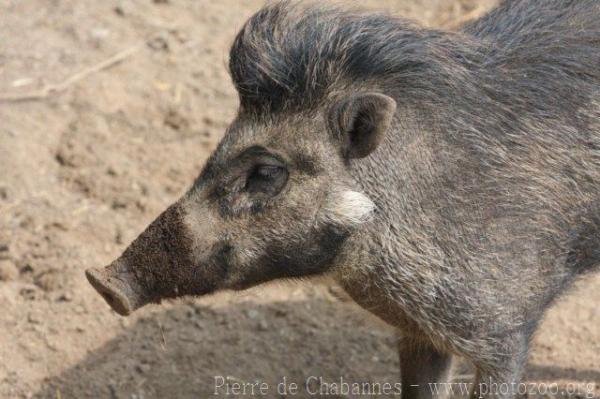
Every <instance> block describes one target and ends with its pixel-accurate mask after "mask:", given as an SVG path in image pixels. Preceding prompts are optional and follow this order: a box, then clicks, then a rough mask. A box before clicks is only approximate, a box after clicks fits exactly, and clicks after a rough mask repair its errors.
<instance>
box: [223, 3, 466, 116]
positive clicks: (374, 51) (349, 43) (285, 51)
mask: <svg viewBox="0 0 600 399" xmlns="http://www.w3.org/2000/svg"><path fill="white" fill-rule="evenodd" d="M449 38H450V35H448V34H445V33H442V32H438V31H434V30H424V29H420V28H418V27H416V26H414V25H412V24H410V23H409V22H407V21H404V20H401V19H398V18H393V17H390V16H387V15H384V14H376V13H375V14H374V13H365V12H360V11H348V10H341V9H338V8H336V7H333V6H323V5H315V4H302V3H299V2H296V1H282V2H277V3H275V4H271V5H268V6H266V7H265V8H263V9H262V10H260V11H259V12H258V13H256V14H255V15H254V16H253V17H252V18H250V20H249V21H248V22H247V23H246V24H245V26H244V27H243V28H242V30H241V31H240V33H239V34H238V35H237V37H236V39H235V41H234V43H233V46H232V48H231V55H230V62H229V69H230V73H231V76H232V78H233V81H234V84H235V86H236V88H237V90H238V92H239V95H240V100H241V105H242V108H244V109H259V110H261V109H262V110H268V111H270V112H277V111H280V110H283V109H290V108H295V107H310V106H315V105H318V103H319V101H320V100H321V99H322V98H323V97H324V96H326V95H327V94H328V93H329V92H330V91H331V90H335V89H336V88H340V86H341V87H343V86H344V85H348V84H349V83H350V82H354V83H357V82H365V81H367V82H368V81H370V80H374V79H378V80H379V83H383V81H382V79H386V78H390V77H392V76H396V79H395V82H394V86H395V88H397V89H400V88H402V89H404V90H410V89H411V88H414V89H419V90H420V91H423V90H425V91H427V90H437V89H438V88H439V81H440V78H442V77H443V76H448V74H449V73H450V71H449V68H450V67H451V66H452V65H451V64H452V62H448V61H449V60H448V56H449V55H450V58H451V54H450V53H452V51H453V47H454V44H452V43H449ZM441 42H444V43H443V44H444V45H445V46H442V43H441ZM442 48H443V49H444V50H443V52H444V54H439V55H440V56H445V60H444V61H445V62H444V63H436V62H435V59H436V56H435V53H436V52H438V51H441V49H442ZM453 72H454V76H455V77H456V72H457V71H453ZM459 73H460V72H459ZM399 85H400V86H399Z"/></svg>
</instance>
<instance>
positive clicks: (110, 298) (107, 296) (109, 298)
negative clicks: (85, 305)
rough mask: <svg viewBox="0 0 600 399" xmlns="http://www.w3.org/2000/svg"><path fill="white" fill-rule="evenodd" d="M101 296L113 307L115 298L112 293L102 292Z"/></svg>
mask: <svg viewBox="0 0 600 399" xmlns="http://www.w3.org/2000/svg"><path fill="white" fill-rule="evenodd" d="M100 294H101V295H102V297H103V298H104V299H105V300H106V302H108V303H109V304H111V305H112V304H113V303H114V302H115V297H114V296H112V295H111V294H110V293H108V292H106V291H104V292H101V293H100Z"/></svg>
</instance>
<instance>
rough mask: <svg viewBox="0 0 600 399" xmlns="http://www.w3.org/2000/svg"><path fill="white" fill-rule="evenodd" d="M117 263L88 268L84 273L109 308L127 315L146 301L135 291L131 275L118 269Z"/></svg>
mask: <svg viewBox="0 0 600 399" xmlns="http://www.w3.org/2000/svg"><path fill="white" fill-rule="evenodd" d="M119 269H120V268H119V267H118V265H115V264H112V265H110V266H107V267H105V268H90V269H88V270H86V272H85V275H86V277H87V279H88V281H89V282H90V284H91V285H92V286H93V287H94V288H95V289H96V291H98V293H99V294H100V295H102V297H103V298H104V300H105V301H106V302H107V303H108V304H109V305H110V307H111V308H113V310H114V311H115V312H117V313H118V314H120V315H121V316H127V315H129V314H130V313H131V312H133V311H134V310H136V309H138V308H140V307H142V306H143V305H145V304H146V302H147V301H144V300H143V297H142V296H141V295H140V294H139V293H138V292H137V290H136V288H135V283H134V282H133V281H132V280H131V278H132V276H130V275H128V273H126V272H123V271H120V270H119Z"/></svg>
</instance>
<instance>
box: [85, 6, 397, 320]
mask: <svg viewBox="0 0 600 399" xmlns="http://www.w3.org/2000/svg"><path fill="white" fill-rule="evenodd" d="M273 9H274V6H272V7H271V8H270V9H267V11H268V12H273ZM262 12H263V13H264V12H266V11H264V10H263V11H262ZM256 18H259V19H260V18H263V19H264V15H263V16H262V17H261V14H257V16H255V17H253V19H252V20H251V21H250V22H249V23H248V24H247V25H246V27H245V28H244V29H243V30H242V32H241V33H240V34H239V35H238V37H237V38H236V41H235V43H234V45H233V49H232V53H231V61H230V70H231V74H232V77H233V80H234V83H235V85H236V87H237V89H238V92H239V93H240V102H241V106H240V110H239V113H238V116H237V117H236V118H235V120H234V121H233V123H232V124H231V126H230V127H229V129H228V130H227V132H226V134H225V136H224V138H223V139H222V141H221V143H220V144H219V146H218V147H217V149H216V150H215V152H214V153H213V154H212V156H211V157H210V158H209V159H208V161H207V163H206V165H205V167H204V169H203V171H202V172H201V174H200V176H199V177H198V178H197V180H196V181H195V183H194V184H193V186H192V187H191V189H190V190H189V191H188V192H187V193H186V194H185V195H184V196H183V197H182V198H181V199H180V200H178V201H177V202H175V203H174V204H173V205H171V206H170V207H169V208H168V209H167V210H166V211H165V212H164V213H163V214H162V215H160V216H159V217H158V218H157V219H156V220H155V221H154V222H152V223H151V224H150V226H149V227H148V228H147V229H146V230H145V231H144V232H143V233H142V234H141V235H140V236H139V237H138V238H137V239H136V240H135V241H134V242H133V243H132V244H131V245H130V246H129V247H128V248H127V249H126V250H125V252H124V253H123V255H122V256H121V257H120V258H118V259H117V260H115V261H114V262H113V263H112V264H111V265H109V266H107V267H105V268H97V269H96V268H95V269H89V270H88V271H87V272H86V274H87V277H88V279H89V281H90V283H91V284H92V285H93V286H94V288H96V290H97V291H98V292H99V293H100V294H102V296H103V297H104V298H105V299H106V301H107V302H108V303H109V304H110V305H111V306H112V308H113V309H114V310H115V311H117V312H118V313H120V314H122V315H126V314H129V313H131V312H132V311H133V310H135V309H137V308H139V307H141V306H143V305H145V304H147V303H150V302H159V301H160V300H161V299H164V298H173V297H179V296H184V295H195V296H197V295H205V294H208V293H212V292H215V291H217V290H223V289H234V290H240V289H245V288H248V287H251V286H254V285H257V284H260V283H263V282H267V281H270V280H274V279H280V278H296V277H305V276H312V275H319V274H323V273H326V272H327V271H328V270H329V269H330V268H331V267H332V265H334V264H335V260H336V258H337V257H339V256H340V255H341V254H342V253H344V252H347V251H352V250H353V248H352V246H351V245H347V243H348V239H349V237H351V236H352V235H354V234H359V232H360V230H361V229H360V226H361V224H362V223H364V222H366V221H368V220H369V218H370V215H371V214H372V212H373V211H374V210H375V205H374V203H373V202H372V200H371V199H370V198H368V196H367V195H365V193H363V192H362V191H361V188H360V186H359V185H358V184H357V182H356V181H355V180H354V179H353V177H352V176H351V174H350V173H349V171H348V165H349V162H350V160H351V159H356V160H357V162H360V161H361V158H364V157H367V156H368V155H369V154H371V152H373V151H374V150H375V149H376V148H377V146H378V144H379V143H380V142H381V140H382V138H383V137H384V135H385V133H386V131H387V130H388V128H389V127H390V124H391V122H392V119H393V115H394V112H395V109H396V103H395V101H394V100H393V99H392V98H390V97H388V96H386V95H384V94H381V93H379V92H376V91H372V90H368V89H369V87H366V88H365V85H364V84H363V85H362V86H361V88H360V90H358V89H357V88H356V87H352V86H351V85H350V86H344V88H342V89H340V88H339V87H335V90H333V88H334V86H333V84H330V85H329V87H330V90H327V91H325V90H324V89H323V87H327V86H322V87H321V86H315V88H314V90H320V92H319V93H317V92H311V93H305V92H303V90H308V88H307V87H300V86H298V84H299V83H298V84H296V83H293V81H292V83H293V84H294V86H293V87H289V85H290V82H288V83H286V82H281V81H280V79H279V78H280V77H281V76H280V75H277V73H279V72H278V71H276V70H269V69H265V66H264V65H266V64H265V63H267V62H268V61H269V60H268V59H267V58H268V57H269V55H268V51H267V50H264V49H263V50H261V51H263V53H260V52H257V49H256V43H257V41H256V39H257V38H256V36H257V35H258V34H262V35H264V34H265V33H268V32H267V31H265V32H260V29H263V30H264V29H271V30H272V29H277V27H275V26H273V25H272V24H271V25H268V24H267V25H265V26H262V25H261V26H260V27H257V26H255V23H256V22H253V21H255V20H256ZM277 23H281V21H280V22H277ZM259 28H260V29H259ZM280 33H281V32H280ZM271 39H272V40H279V41H281V40H282V39H281V38H279V39H276V38H271ZM265 44H266V43H264V40H263V41H262V42H261V45H263V46H264V45H265ZM267 47H268V46H267ZM330 56H331V57H334V56H335V55H334V54H332V55H330ZM265 57H267V58H265ZM307 58H308V57H307ZM270 61H273V60H270ZM270 61H269V62H270ZM298 62H300V63H301V62H307V61H306V60H304V61H302V60H298ZM269 65H271V66H273V63H272V62H270V64H269ZM295 68H298V66H296V67H295ZM304 68H305V69H306V68H307V65H305V66H304ZM281 73H282V72H281ZM286 73H291V74H292V77H291V78H290V77H289V76H286V77H285V78H286V79H297V80H300V79H301V76H300V73H301V71H296V72H295V73H296V74H297V75H298V76H296V77H295V78H294V76H293V74H294V70H287V72H286ZM303 76H304V75H303ZM305 83H306V82H305ZM317 87H321V88H319V89H318V88H317ZM374 88H375V87H373V89H374ZM294 90H296V91H294ZM301 91H302V92H301ZM317 94H319V97H318V99H317V97H316V95H317ZM311 96H312V98H311ZM307 101H310V104H309V103H307Z"/></svg>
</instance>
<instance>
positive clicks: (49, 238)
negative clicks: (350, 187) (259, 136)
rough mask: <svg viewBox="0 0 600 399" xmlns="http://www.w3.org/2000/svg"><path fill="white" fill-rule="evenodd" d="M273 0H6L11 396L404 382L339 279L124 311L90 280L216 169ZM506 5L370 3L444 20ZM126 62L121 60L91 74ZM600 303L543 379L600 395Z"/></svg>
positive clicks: (556, 347)
mask: <svg viewBox="0 0 600 399" xmlns="http://www.w3.org/2000/svg"><path fill="white" fill-rule="evenodd" d="M261 3H262V0H251V1H235V0H202V1H184V0H154V1H152V0H109V1H98V2H92V1H76V0H26V1H22V0H3V1H1V2H0V97H3V98H4V99H5V100H4V101H2V100H0V121H1V122H0V304H1V310H0V331H1V333H0V398H13V397H14V398H27V397H40V398H87V397H94V398H97V397H102V398H138V399H139V398H163V397H164V398H175V397H178V398H205V397H209V396H211V395H212V394H213V392H214V377H215V376H230V377H231V381H250V382H252V381H264V382H267V383H269V384H271V387H270V388H271V390H270V391H269V394H268V395H267V397H282V396H279V395H278V394H277V392H276V390H275V389H276V384H277V383H278V382H280V381H281V380H282V379H283V377H287V381H288V382H290V381H297V382H299V383H300V386H301V387H303V384H304V383H305V382H306V379H307V378H308V377H310V376H323V377H324V378H325V379H326V380H328V381H331V380H333V381H335V380H339V377H340V376H342V377H343V378H344V379H345V380H346V381H350V382H363V381H371V382H384V381H390V382H395V381H397V377H398V371H397V368H398V366H397V360H396V353H395V349H394V340H393V332H392V331H390V330H389V329H388V328H387V327H385V326H383V325H382V324H381V323H379V322H378V321H376V320H374V319H373V318H371V317H369V316H367V315H365V313H364V312H362V311H360V310H357V309H356V308H355V306H354V305H352V304H351V303H349V302H346V301H343V300H340V299H338V298H337V296H336V295H335V291H332V289H329V288H326V287H324V286H294V285H292V286H290V285H277V284H274V285H270V286H268V287H261V288H260V289H255V290H251V291H248V292H244V293H240V294H222V295H218V296H215V297H210V298H203V299H200V300H191V299H189V300H182V301H177V302H175V303H170V304H165V305H162V306H155V307H148V308H145V309H143V310H142V311H140V312H139V313H137V314H135V315H134V316H133V317H130V318H121V317H119V316H117V315H116V314H115V313H114V312H112V311H111V310H110V309H109V308H108V306H107V305H106V304H105V303H104V302H103V301H102V299H101V298H100V297H99V296H98V295H97V294H96V293H95V292H94V291H93V290H92V288H91V287H90V286H89V285H88V283H87V282H86V280H85V277H84V275H83V270H84V269H86V268H87V267H90V266H98V265H103V264H107V263H108V262H109V261H111V260H112V259H113V258H115V257H116V256H118V255H119V254H120V252H121V251H122V250H123V249H124V247H125V246H126V245H127V243H128V242H130V241H131V240H132V239H133V238H135V236H136V235H137V234H138V233H139V232H140V231H141V230H142V229H143V228H144V227H145V225H147V224H148V223H149V222H150V221H151V220H152V219H153V218H154V217H155V216H156V215H157V214H158V213H159V212H160V211H161V210H162V209H163V208H164V207H165V206H166V205H168V204H169V203H170V202H172V201H173V200H175V199H176V198H177V197H178V196H179V195H181V194H182V193H183V192H184V190H185V189H186V188H187V186H188V185H189V184H190V183H191V182H192V180H193V179H194V177H195V175H196V174H197V173H198V172H199V170H200V167H201V165H202V164H203V162H204V161H205V159H206V158H207V156H208V154H209V153H210V151H211V150H212V149H213V148H214V147H215V145H216V144H217V142H218V140H219V138H220V136H221V135H222V132H223V130H224V128H225V127H226V125H227V123H228V121H229V120H230V119H231V117H232V116H233V115H234V112H235V109H236V106H237V100H236V96H235V93H234V90H233V88H232V85H231V83H230V81H229V79H228V76H227V73H226V68H225V65H226V60H227V48H228V45H229V43H230V42H231V40H232V38H233V36H234V34H235V33H236V31H237V30H238V29H239V27H240V26H241V24H242V22H243V21H244V19H245V18H247V17H248V16H249V15H250V14H251V13H252V12H253V11H254V10H256V9H257V8H258V7H259V6H260V4H261ZM492 3H493V1H492V0H482V1H479V2H477V1H476V0H452V1H451V0H424V1H418V0H381V1H375V0H371V1H362V2H360V4H362V5H365V6H368V7H373V8H384V9H387V10H389V11H390V12H393V13H397V14H400V15H404V16H406V17H409V18H413V19H417V20H419V21H420V22H421V23H423V24H426V25H429V26H448V25H453V24H454V23H455V22H456V21H457V20H459V19H460V18H462V17H464V16H465V15H474V14H477V13H480V12H482V11H483V10H485V9H486V8H487V7H489V6H491V4H492ZM123 52H125V53H123ZM115 54H118V55H119V57H122V60H121V62H119V63H117V64H114V65H111V66H110V67H107V68H97V69H100V70H97V71H95V70H93V68H92V69H88V68H90V67H92V66H94V65H96V66H98V65H100V66H102V65H101V63H102V62H103V61H105V60H107V59H110V57H113V56H114V55H115ZM82 71H83V73H82ZM69 79H71V80H69ZM64 81H67V84H66V85H65V86H64V87H59V89H64V90H60V91H59V92H57V93H52V92H51V93H49V94H48V95H45V96H44V93H43V92H41V91H40V90H43V88H44V87H47V85H54V84H59V83H60V82H64ZM40 94H42V95H41V96H39V95H40ZM29 95H33V97H36V96H38V97H36V98H31V99H28V100H26V101H6V98H7V97H14V96H29ZM598 305H600V276H590V277H589V278H588V279H587V280H586V281H582V282H581V283H580V284H579V285H578V287H577V288H576V289H574V290H573V292H572V294H571V295H570V296H568V297H565V299H563V300H562V301H561V302H560V303H559V304H558V306H556V307H555V308H554V309H553V310H552V311H551V312H550V313H549V314H548V316H547V318H546V321H545V322H544V325H543V326H542V328H541V330H540V332H539V334H538V335H537V336H536V339H535V342H534V346H533V352H532V354H531V359H530V363H529V367H528V380H529V381H538V382H539V381H545V382H556V383H558V384H559V386H560V387H561V390H563V389H565V388H567V387H568V386H569V385H568V384H576V385H577V386H578V387H579V388H580V392H582V393H584V394H585V393H586V390H585V389H586V388H589V387H592V389H594V390H595V394H596V396H598V395H599V394H600V386H599V385H598V384H600V312H599V310H598ZM469 373H471V371H470V370H469V369H468V368H466V369H465V371H464V372H462V374H463V378H465V377H466V376H468V374H469ZM311 384H312V382H311V381H309V384H308V385H309V388H310V387H311V386H312V385H311ZM586 384H591V385H590V386H587V385H586ZM304 388H306V387H304ZM312 388H314V386H312ZM221 393H223V392H221ZM221 396H222V395H221ZM306 396H307V394H306V393H305V394H301V395H297V397H306ZM329 397H355V396H352V395H348V396H344V395H340V396H335V395H330V396H329ZM578 397H585V396H584V395H579V396H578Z"/></svg>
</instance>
